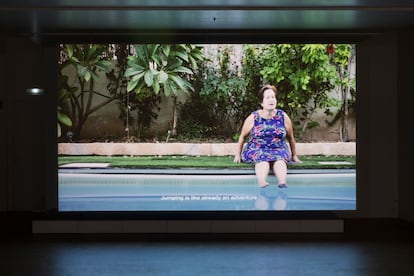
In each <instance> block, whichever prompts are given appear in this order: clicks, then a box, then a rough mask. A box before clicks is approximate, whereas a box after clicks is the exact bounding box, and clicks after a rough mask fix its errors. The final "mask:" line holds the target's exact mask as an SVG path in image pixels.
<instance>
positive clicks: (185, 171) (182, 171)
mask: <svg viewBox="0 0 414 276" xmlns="http://www.w3.org/2000/svg"><path fill="white" fill-rule="evenodd" d="M59 173H89V174H174V175H253V174H255V171H254V169H201V168H165V169H125V168H113V167H112V168H103V169H102V168H84V167H83V168H71V167H67V168H59ZM304 173H306V174H309V173H312V174H313V173H314V174H325V173H326V174H329V173H356V170H355V169H289V170H288V174H304ZM270 174H273V172H272V170H271V171H270Z"/></svg>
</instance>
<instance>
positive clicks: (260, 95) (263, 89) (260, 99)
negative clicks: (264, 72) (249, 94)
mask: <svg viewBox="0 0 414 276" xmlns="http://www.w3.org/2000/svg"><path fill="white" fill-rule="evenodd" d="M267 89H272V90H273V92H275V96H276V97H277V88H276V86H274V85H270V84H266V85H265V86H263V87H262V88H261V89H260V90H259V93H257V95H258V96H259V103H263V93H264V92H265V91H266V90H267Z"/></svg>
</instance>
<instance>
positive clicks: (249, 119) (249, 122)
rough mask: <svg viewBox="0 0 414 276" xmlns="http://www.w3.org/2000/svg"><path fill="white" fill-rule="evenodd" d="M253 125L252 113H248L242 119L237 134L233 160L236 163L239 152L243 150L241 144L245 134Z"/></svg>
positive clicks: (238, 158) (238, 160)
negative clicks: (242, 121) (241, 124)
mask: <svg viewBox="0 0 414 276" xmlns="http://www.w3.org/2000/svg"><path fill="white" fill-rule="evenodd" d="M253 125H254V117H253V114H250V115H249V116H248V117H247V118H246V120H244V123H243V126H242V129H241V132H240V136H239V140H238V142H237V149H236V153H235V154H234V160H233V162H236V163H240V162H241V153H242V150H243V145H244V139H245V137H246V136H247V135H249V134H250V131H251V130H252V128H253Z"/></svg>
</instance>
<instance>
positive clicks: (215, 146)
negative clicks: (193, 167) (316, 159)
mask: <svg viewBox="0 0 414 276" xmlns="http://www.w3.org/2000/svg"><path fill="white" fill-rule="evenodd" d="M296 147H297V152H298V154H299V155H319V154H320V155H355V154H356V143H355V142H347V143H344V142H336V143H297V144H296ZM236 150H237V144H236V143H210V144H204V143H200V144H192V143H60V144H58V154H59V155H106V156H112V155H129V156H156V155H190V156H229V155H234V153H235V152H236Z"/></svg>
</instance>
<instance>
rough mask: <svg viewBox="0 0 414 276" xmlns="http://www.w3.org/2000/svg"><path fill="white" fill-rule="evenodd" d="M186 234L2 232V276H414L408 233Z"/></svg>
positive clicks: (412, 245)
mask: <svg viewBox="0 0 414 276" xmlns="http://www.w3.org/2000/svg"><path fill="white" fill-rule="evenodd" d="M183 237H184V236H181V237H178V238H177V237H174V238H172V237H168V238H165V237H161V236H159V237H154V236H151V237H142V236H138V237H134V236H128V237H126V236H95V235H78V236H53V235H40V236H29V237H28V236H24V237H20V238H19V237H18V236H13V238H11V239H7V238H6V237H3V238H4V239H3V244H2V245H1V251H0V252H1V253H0V275H4V276H6V275H7V276H8V275H42V276H45V275H48V276H49V275H180V276H181V275H209V276H210V275H211V276H212V275H249V276H250V275H318V276H321V275H334V276H338V275H392V276H395V275H414V240H413V239H407V238H394V237H390V236H384V237H383V238H381V237H378V236H377V237H375V238H368V237H364V238H344V237H341V236H334V237H328V236H319V237H301V238H298V236H297V237H293V236H286V237H282V236H278V237H276V238H270V239H267V238H255V239H251V238H248V237H247V238H246V239H244V238H243V236H239V237H237V238H235V237H234V236H233V237H232V236H231V235H229V236H227V237H223V236H222V237H220V238H217V237H215V238H206V237H204V238H200V237H193V238H189V237H188V236H187V238H183Z"/></svg>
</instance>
